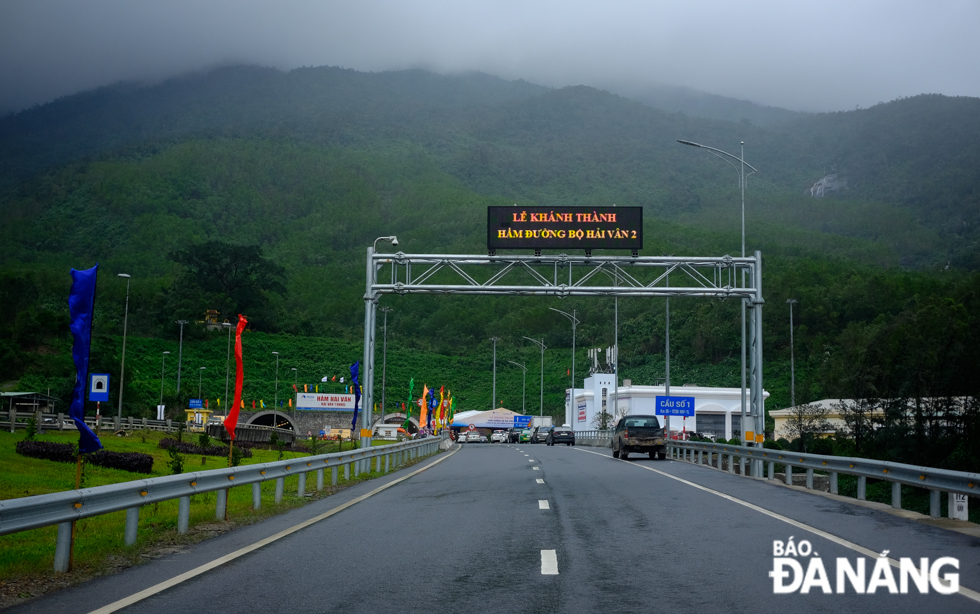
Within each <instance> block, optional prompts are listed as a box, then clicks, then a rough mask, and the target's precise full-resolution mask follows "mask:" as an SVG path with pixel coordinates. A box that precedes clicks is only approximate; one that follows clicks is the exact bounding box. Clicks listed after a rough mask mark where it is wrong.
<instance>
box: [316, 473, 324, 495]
mask: <svg viewBox="0 0 980 614" xmlns="http://www.w3.org/2000/svg"><path fill="white" fill-rule="evenodd" d="M316 489H317V491H318V492H319V491H321V490H323V469H317V470H316Z"/></svg>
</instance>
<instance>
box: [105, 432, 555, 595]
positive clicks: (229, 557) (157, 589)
mask: <svg viewBox="0 0 980 614" xmlns="http://www.w3.org/2000/svg"><path fill="white" fill-rule="evenodd" d="M459 450H460V448H456V449H455V450H453V451H452V452H450V453H449V454H447V455H445V456H443V457H442V458H439V459H436V460H435V461H434V462H432V463H429V464H428V465H426V466H424V467H422V468H421V469H417V470H415V471H413V472H412V473H409V474H408V475H406V476H404V477H400V478H398V479H397V480H392V481H391V482H388V483H387V484H385V485H383V486H379V487H377V488H375V489H374V490H372V491H371V492H368V493H365V494H363V495H361V496H360V497H357V498H355V499H351V500H350V501H348V502H347V503H344V504H343V505H339V506H337V507H335V508H333V509H332V510H330V511H328V512H324V513H322V514H320V515H319V516H316V517H314V518H310V519H309V520H305V521H303V522H301V523H299V524H297V525H295V526H292V527H290V528H288V529H285V530H283V531H280V532H278V533H276V534H275V535H270V536H269V537H266V538H265V539H261V540H259V541H257V542H255V543H254V544H252V545H250V546H245V547H244V548H241V549H239V550H236V551H234V552H231V553H229V554H226V555H225V556H222V557H219V558H217V559H215V560H213V561H211V562H210V563H205V564H204V565H201V566H200V567H195V568H194V569H192V570H190V571H187V572H184V573H182V574H180V575H179V576H174V577H173V578H170V579H169V580H165V581H163V582H161V583H159V584H156V585H154V586H151V587H150V588H147V589H145V590H142V591H140V592H138V593H134V594H132V595H130V596H129V597H124V598H122V599H120V600H119V601H115V602H113V603H110V604H109V605H106V606H102V607H101V608H99V609H97V610H92V612H90V613H89V614H111V613H112V612H116V611H118V610H121V609H123V608H125V607H128V606H131V605H133V604H134V603H137V602H139V601H142V600H144V599H146V598H147V597H152V596H153V595H156V594H157V593H161V592H163V591H165V590H167V589H168V588H171V587H174V586H177V585H178V584H180V583H181V582H186V581H187V580H191V579H194V578H197V577H198V576H200V575H201V574H203V573H205V572H208V571H210V570H212V569H215V568H216V567H221V566H222V565H224V564H226V563H228V562H230V561H233V560H235V559H237V558H238V557H240V556H244V555H246V554H248V553H249V552H252V551H254V550H258V549H259V548H262V547H263V546H266V545H268V544H271V543H272V542H274V541H278V540H280V539H282V538H283V537H286V536H287V535H291V534H293V533H295V532H296V531H299V530H300V529H305V528H306V527H308V526H310V525H312V524H316V523H317V522H320V521H321V520H324V519H326V518H329V517H331V516H333V515H334V514H336V513H338V512H342V511H343V510H345V509H347V508H349V507H351V506H352V505H356V504H357V503H360V502H361V501H363V500H365V499H367V498H369V497H373V496H374V495H376V494H378V493H379V492H381V491H383V490H386V489H388V488H391V487H392V486H394V485H396V484H400V483H402V482H404V481H405V480H407V479H409V478H411V477H414V476H416V475H418V474H420V473H422V472H423V471H425V470H427V469H430V468H432V467H434V466H436V465H438V464H439V463H441V462H442V461H444V460H446V459H447V458H449V457H450V456H452V455H453V454H455V453H456V452H458V451H459ZM552 552H554V551H553V550H552ZM556 569H557V564H556ZM555 573H558V572H557V571H555Z"/></svg>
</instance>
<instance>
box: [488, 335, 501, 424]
mask: <svg viewBox="0 0 980 614" xmlns="http://www.w3.org/2000/svg"><path fill="white" fill-rule="evenodd" d="M490 341H493V400H492V401H490V409H492V410H493V409H497V342H498V341H500V337H490Z"/></svg>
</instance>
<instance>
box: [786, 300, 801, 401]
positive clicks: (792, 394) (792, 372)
mask: <svg viewBox="0 0 980 614" xmlns="http://www.w3.org/2000/svg"><path fill="white" fill-rule="evenodd" d="M786 302H787V303H789V398H790V402H789V403H790V407H796V362H795V361H794V357H793V305H795V304H796V303H798V302H799V301H797V300H796V299H795V298H791V299H787V300H786Z"/></svg>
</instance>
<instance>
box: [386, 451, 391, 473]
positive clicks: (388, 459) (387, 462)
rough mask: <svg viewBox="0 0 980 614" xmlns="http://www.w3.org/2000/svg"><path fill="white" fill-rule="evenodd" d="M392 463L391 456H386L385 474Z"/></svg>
mask: <svg viewBox="0 0 980 614" xmlns="http://www.w3.org/2000/svg"><path fill="white" fill-rule="evenodd" d="M390 462H391V454H385V473H388V464H389V463H390Z"/></svg>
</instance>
